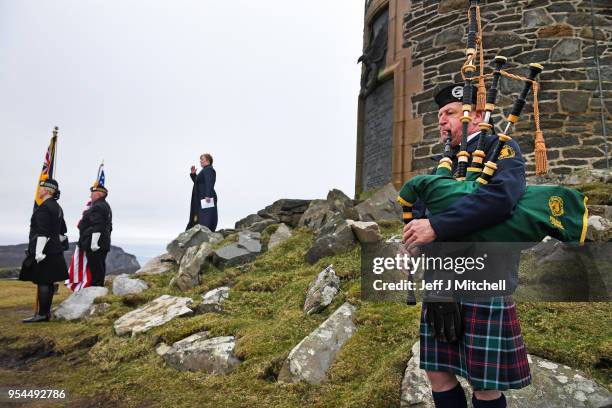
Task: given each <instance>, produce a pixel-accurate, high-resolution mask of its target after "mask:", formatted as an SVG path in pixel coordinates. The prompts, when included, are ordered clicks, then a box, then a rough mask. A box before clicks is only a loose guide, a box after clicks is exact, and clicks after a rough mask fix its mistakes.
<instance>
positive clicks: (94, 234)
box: [79, 183, 113, 286]
mask: <svg viewBox="0 0 612 408" xmlns="http://www.w3.org/2000/svg"><path fill="white" fill-rule="evenodd" d="M89 190H90V191H91V206H90V207H89V209H87V210H86V211H85V212H84V213H83V218H81V222H80V223H79V233H80V234H79V248H80V249H81V250H82V251H85V256H87V264H88V265H89V270H90V271H91V286H104V278H105V276H106V255H108V251H110V246H111V231H112V230H113V213H112V211H111V208H110V205H108V203H107V202H106V196H107V195H108V190H107V189H106V188H105V187H104V186H102V185H98V183H96V184H94V186H93V187H91V188H90V189H89Z"/></svg>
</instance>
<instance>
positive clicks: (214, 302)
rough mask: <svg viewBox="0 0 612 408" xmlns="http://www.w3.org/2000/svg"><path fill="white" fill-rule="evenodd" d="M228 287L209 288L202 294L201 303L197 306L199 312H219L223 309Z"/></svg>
mask: <svg viewBox="0 0 612 408" xmlns="http://www.w3.org/2000/svg"><path fill="white" fill-rule="evenodd" d="M229 291H230V288H229V287H227V286H221V287H218V288H216V289H213V290H209V291H208V292H206V293H205V294H203V295H202V303H200V305H199V306H198V312H200V313H211V312H212V313H220V312H222V311H223V303H224V302H225V301H226V300H227V299H228V298H229Z"/></svg>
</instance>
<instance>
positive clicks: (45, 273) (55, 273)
mask: <svg viewBox="0 0 612 408" xmlns="http://www.w3.org/2000/svg"><path fill="white" fill-rule="evenodd" d="M59 194H60V191H59V186H58V184H57V181H55V180H53V179H47V180H44V181H42V182H41V183H40V185H39V189H38V198H39V199H41V200H42V204H41V205H40V206H39V207H38V208H36V209H35V210H34V213H33V214H32V218H31V219H30V235H29V243H28V250H27V251H26V254H27V256H26V259H25V260H24V261H23V265H22V266H21V271H20V273H19V279H20V280H23V281H31V282H34V283H36V285H38V288H37V289H38V295H37V296H38V299H37V300H38V307H37V310H36V313H35V314H34V316H32V317H30V318H28V319H25V320H23V322H24V323H37V322H47V321H49V318H50V317H51V303H52V302H53V294H54V284H55V282H59V281H63V280H65V279H68V268H67V267H66V260H65V259H64V254H63V252H64V250H66V249H67V247H68V240H67V238H66V236H65V234H66V222H65V221H64V212H63V211H62V207H60V206H59V204H58V203H57V200H58V199H59Z"/></svg>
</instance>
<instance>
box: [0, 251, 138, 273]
mask: <svg viewBox="0 0 612 408" xmlns="http://www.w3.org/2000/svg"><path fill="white" fill-rule="evenodd" d="M75 245H76V243H71V244H70V249H69V250H68V251H66V252H64V256H65V258H66V262H67V263H68V262H70V259H71V258H72V253H73V252H74V247H75ZM27 247H28V244H17V245H1V246H0V269H13V270H14V268H17V269H16V270H19V268H20V267H21V262H23V258H24V257H25V253H24V251H25V250H26V248H27ZM138 269H140V264H139V263H138V261H137V260H136V256H134V255H132V254H128V253H126V252H125V251H124V250H123V249H121V248H119V247H116V246H111V250H110V252H109V254H108V256H107V257H106V273H107V275H119V274H121V273H133V272H136V271H137V270H138ZM2 277H8V276H0V278H2Z"/></svg>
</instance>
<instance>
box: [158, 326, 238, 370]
mask: <svg viewBox="0 0 612 408" xmlns="http://www.w3.org/2000/svg"><path fill="white" fill-rule="evenodd" d="M235 348H236V340H235V339H234V337H233V336H222V337H213V338H210V339H209V338H208V332H206V331H204V332H200V333H196V334H193V335H191V336H189V337H187V338H185V339H183V340H180V341H177V342H176V343H174V344H173V345H172V347H170V346H168V345H166V344H164V343H162V344H160V345H159V346H158V347H157V349H156V352H157V354H158V355H159V356H161V357H162V358H163V359H164V361H165V362H166V364H168V365H169V366H170V367H173V368H175V369H176V370H180V371H203V372H206V373H208V374H228V373H230V372H232V371H233V370H234V368H235V367H236V366H237V365H238V364H240V360H238V358H236V355H235V353H234V350H235Z"/></svg>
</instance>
